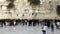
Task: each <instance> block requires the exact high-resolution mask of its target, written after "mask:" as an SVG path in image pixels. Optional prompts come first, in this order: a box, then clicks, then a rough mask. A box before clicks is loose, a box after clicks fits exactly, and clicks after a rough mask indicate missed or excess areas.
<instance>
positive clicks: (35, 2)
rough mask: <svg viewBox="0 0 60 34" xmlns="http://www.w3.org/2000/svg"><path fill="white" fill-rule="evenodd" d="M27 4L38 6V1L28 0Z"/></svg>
mask: <svg viewBox="0 0 60 34" xmlns="http://www.w3.org/2000/svg"><path fill="white" fill-rule="evenodd" d="M28 2H30V5H31V4H33V5H39V4H40V0H28Z"/></svg>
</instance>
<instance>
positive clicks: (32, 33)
mask: <svg viewBox="0 0 60 34" xmlns="http://www.w3.org/2000/svg"><path fill="white" fill-rule="evenodd" d="M41 27H42V26H22V25H18V26H4V27H0V34H42V29H41ZM47 34H52V33H51V31H50V29H48V28H47ZM54 34H60V29H56V28H55V31H54Z"/></svg>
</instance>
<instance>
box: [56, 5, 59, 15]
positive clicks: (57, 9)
mask: <svg viewBox="0 0 60 34" xmlns="http://www.w3.org/2000/svg"><path fill="white" fill-rule="evenodd" d="M56 11H57V14H58V15H59V16H60V5H57V8H56Z"/></svg>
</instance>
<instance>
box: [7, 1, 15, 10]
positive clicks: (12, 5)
mask: <svg viewBox="0 0 60 34" xmlns="http://www.w3.org/2000/svg"><path fill="white" fill-rule="evenodd" d="M7 1H8V2H9V4H8V5H7V9H8V10H10V9H12V8H14V7H15V5H14V1H15V0H7Z"/></svg>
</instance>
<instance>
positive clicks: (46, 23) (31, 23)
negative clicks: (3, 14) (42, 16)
mask: <svg viewBox="0 0 60 34" xmlns="http://www.w3.org/2000/svg"><path fill="white" fill-rule="evenodd" d="M18 24H20V25H23V26H24V25H26V26H36V25H38V26H42V32H43V34H46V29H47V28H50V29H51V32H54V26H56V29H59V26H60V20H48V19H47V20H20V19H18V20H10V21H5V20H0V26H1V27H3V25H4V26H16V25H18Z"/></svg>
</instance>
